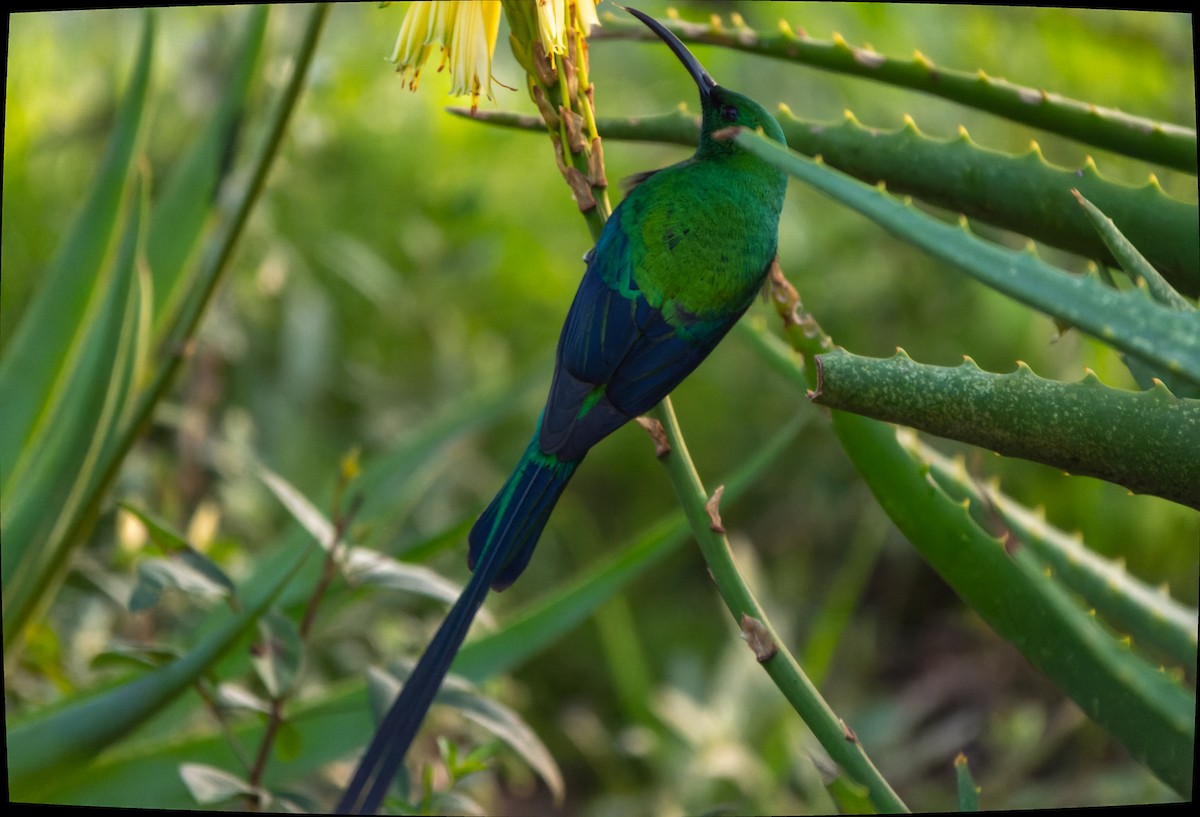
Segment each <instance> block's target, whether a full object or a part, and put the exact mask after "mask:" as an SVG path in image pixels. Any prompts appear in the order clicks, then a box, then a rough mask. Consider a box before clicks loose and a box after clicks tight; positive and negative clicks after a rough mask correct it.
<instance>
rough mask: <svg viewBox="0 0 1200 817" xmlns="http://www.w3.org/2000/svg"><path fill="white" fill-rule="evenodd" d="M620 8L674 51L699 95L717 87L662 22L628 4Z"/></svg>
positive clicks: (702, 96) (713, 80)
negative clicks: (690, 76) (644, 25)
mask: <svg viewBox="0 0 1200 817" xmlns="http://www.w3.org/2000/svg"><path fill="white" fill-rule="evenodd" d="M621 8H623V9H625V10H626V11H627V12H629V13H630V14H632V15H633V16H634V17H636V18H638V19H639V20H641V21H642V22H643V23H645V24H646V27H647V28H649V29H650V30H651V31H653V32H654V33H655V34H657V35H658V37H659V39H661V40H662V41H663V42H664V43H666V44H667V46H668V47H669V48H670V49H671V50H672V51H673V52H675V56H676V57H678V58H679V61H680V62H682V63H683V67H684V68H686V69H687V72H688V73H689V74H691V75H692V79H693V80H695V82H696V86H697V87H698V88H699V89H700V97H701V98H702V99H708V95H709V92H710V91H712V89H713V88H715V87H717V81H716V80H715V79H713V78H712V77H711V76H709V74H708V72H707V71H705V70H704V66H703V65H701V64H700V60H698V59H696V57H695V56H694V55H693V54H692V52H691V51H688V50H687V46H686V45H684V44H683V43H681V42H680V41H679V38H678V37H676V36H675V35H674V34H672V33H671V32H670V31H669V30H668V29H667V28H666V27H665V26H663V24H662V23H660V22H659V21H658V20H655V19H654V18H653V17H651V16H650V15H648V14H645V13H643V12H640V11H638V10H637V9H635V8H631V7H630V6H621Z"/></svg>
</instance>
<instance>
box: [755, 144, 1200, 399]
mask: <svg viewBox="0 0 1200 817" xmlns="http://www.w3.org/2000/svg"><path fill="white" fill-rule="evenodd" d="M734 138H735V139H736V140H737V142H738V144H739V145H741V146H742V147H744V148H745V149H746V150H748V151H750V152H751V153H753V154H755V155H756V156H758V157H759V158H761V159H763V160H764V161H767V162H770V163H771V164H773V165H774V166H776V167H778V168H779V169H780V170H783V171H784V172H786V173H789V174H791V175H792V176H795V177H796V178H798V179H800V180H801V181H804V182H805V183H807V184H810V185H812V186H813V187H815V188H816V189H818V190H820V191H821V192H822V193H825V194H826V195H828V196H830V197H831V198H833V199H835V200H836V201H839V202H841V203H842V204H845V205H846V206H848V207H852V208H853V209H855V210H858V211H859V212H860V213H862V214H863V215H866V216H867V217H869V218H871V219H872V220H874V221H875V222H877V223H878V224H880V225H881V226H882V227H884V228H885V229H887V230H888V231H889V232H891V233H892V234H894V235H896V236H897V237H898V238H900V239H902V240H904V241H907V242H909V243H911V244H913V245H915V246H917V247H920V248H921V249H923V250H925V251H926V252H928V253H929V254H930V255H933V256H934V257H935V258H939V259H941V260H943V261H946V262H948V263H950V264H953V265H954V266H955V267H957V268H958V269H960V270H962V271H963V272H966V273H967V274H968V275H970V276H971V277H973V278H975V279H976V280H978V281H980V282H981V283H984V284H986V285H987V286H990V287H992V288H993V289H996V290H997V291H999V292H1002V293H1004V294H1005V295H1008V296H1010V297H1012V298H1015V299H1017V300H1019V301H1021V302H1023V303H1025V304H1027V305H1029V306H1032V307H1034V308H1035V309H1038V310H1040V311H1042V312H1044V313H1046V314H1048V315H1052V316H1054V317H1056V318H1058V319H1060V320H1062V321H1064V322H1066V323H1069V324H1071V325H1073V326H1076V327H1078V328H1079V329H1081V330H1082V331H1084V332H1087V333H1088V334H1090V335H1092V336H1094V337H1096V338H1098V339H1100V340H1101V341H1103V342H1105V343H1107V344H1109V345H1110V346H1113V347H1115V348H1117V349H1120V350H1121V351H1124V352H1128V353H1129V354H1131V355H1134V356H1136V357H1138V358H1141V359H1144V360H1146V361H1148V362H1150V363H1152V364H1154V365H1157V366H1161V367H1163V368H1164V369H1166V370H1167V371H1169V372H1172V373H1174V374H1177V375H1179V376H1180V377H1182V378H1185V379H1187V380H1188V381H1190V382H1192V383H1196V384H1200V317H1198V316H1196V315H1193V314H1187V313H1183V312H1179V311H1176V310H1172V309H1168V308H1166V307H1164V306H1161V305H1160V304H1158V303H1156V302H1155V301H1153V300H1151V299H1150V298H1149V297H1147V296H1146V295H1145V294H1144V293H1142V292H1141V291H1139V290H1128V291H1125V292H1118V291H1116V290H1114V289H1112V288H1111V287H1107V286H1105V285H1104V284H1102V283H1100V282H1099V281H1098V280H1096V279H1095V278H1093V277H1090V276H1074V275H1070V274H1068V273H1066V272H1063V271H1062V270H1059V269H1055V268H1054V267H1052V266H1050V265H1049V264H1046V263H1044V262H1043V261H1041V259H1039V258H1038V257H1037V256H1036V255H1035V254H1034V253H1032V252H1017V251H1014V250H1009V249H1005V248H1003V247H1000V246H998V245H996V244H992V243H991V242H988V241H984V240H983V239H981V238H978V237H977V236H974V235H972V234H971V233H970V231H969V230H967V229H966V228H965V224H964V225H960V226H957V227H956V226H953V225H950V224H946V223H944V222H941V221H939V220H937V219H935V218H933V217H932V216H928V215H925V214H923V213H921V212H919V211H917V210H916V209H915V208H914V207H913V206H912V205H911V204H907V205H906V204H903V203H901V202H900V201H898V200H896V199H895V198H894V197H892V196H889V195H888V194H887V193H886V192H884V191H882V190H880V189H878V188H875V187H870V186H868V185H865V184H863V183H861V182H858V181H855V180H854V179H851V178H849V177H848V176H846V175H844V174H842V173H839V172H837V171H834V170H831V169H829V168H827V167H823V166H821V165H820V164H818V163H816V162H814V161H812V160H811V159H808V158H805V157H803V156H800V155H799V154H796V153H793V152H791V151H789V150H787V149H786V148H784V147H782V146H780V145H778V144H776V143H775V142H772V141H770V140H769V139H767V138H766V137H764V136H762V135H760V134H756V133H749V132H742V133H739V134H737V136H735V137H734Z"/></svg>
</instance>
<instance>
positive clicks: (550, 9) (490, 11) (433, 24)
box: [391, 0, 600, 110]
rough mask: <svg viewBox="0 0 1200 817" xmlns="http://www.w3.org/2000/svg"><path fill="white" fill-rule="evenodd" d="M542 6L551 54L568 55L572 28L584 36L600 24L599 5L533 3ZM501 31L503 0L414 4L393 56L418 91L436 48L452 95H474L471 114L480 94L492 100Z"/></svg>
mask: <svg viewBox="0 0 1200 817" xmlns="http://www.w3.org/2000/svg"><path fill="white" fill-rule="evenodd" d="M533 1H535V2H536V3H537V15H538V31H539V34H540V36H541V40H542V46H543V47H544V48H545V49H546V53H547V54H551V53H558V54H562V53H564V52H565V51H566V41H567V38H566V32H567V26H568V25H569V24H570V23H571V22H573V24H574V26H575V27H576V28H577V29H578V30H580V31H582V32H584V33H587V31H588V30H589V29H590V28H591V27H592V26H593V25H599V24H600V19H599V18H598V17H597V16H596V3H597V2H598V0H533ZM499 30H500V0H437V2H432V3H412V4H410V5H409V8H408V12H407V13H406V14H405V15H404V21H403V22H402V23H401V24H400V35H399V37H397V38H396V48H395V50H394V51H393V52H392V57H391V59H392V62H394V63H396V71H397V72H398V73H399V74H400V78H401V80H402V81H404V82H406V83H407V84H408V87H409V89H410V90H413V91H415V90H417V84H418V82H419V81H420V79H421V68H422V67H423V66H424V65H425V61H426V60H428V59H429V56H430V54H432V53H433V50H434V48H440V49H441V52H442V57H441V61H440V62H439V63H438V69H437V70H439V71H441V70H442V69H443V68H445V67H446V65H447V64H449V65H450V84H451V88H450V93H452V94H456V95H464V96H465V95H468V94H469V95H470V97H471V110H474V109H475V108H476V106H477V105H478V104H479V95H480V94H481V93H482V94H485V95H486V96H487V98H488V99H495V97H494V96H492V82H498V80H496V78H495V77H493V76H492V55H493V54H494V53H495V50H496V35H497V33H498V32H499Z"/></svg>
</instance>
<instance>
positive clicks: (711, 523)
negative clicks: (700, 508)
mask: <svg viewBox="0 0 1200 817" xmlns="http://www.w3.org/2000/svg"><path fill="white" fill-rule="evenodd" d="M724 495H725V486H724V485H718V486H717V490H715V491H713V495H712V496H710V497H709V498H708V502H705V503H704V510H706V511H708V529H709V530H711V531H713V532H714V533H724V532H725V526H724V525H723V524H721V497H722V496H724Z"/></svg>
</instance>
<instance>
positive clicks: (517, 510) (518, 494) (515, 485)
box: [336, 435, 578, 814]
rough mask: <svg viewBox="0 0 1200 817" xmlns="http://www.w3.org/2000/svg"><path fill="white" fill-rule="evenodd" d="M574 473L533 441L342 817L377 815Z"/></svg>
mask: <svg viewBox="0 0 1200 817" xmlns="http://www.w3.org/2000/svg"><path fill="white" fill-rule="evenodd" d="M577 465H578V463H577V462H569V463H560V462H558V461H557V459H554V458H550V457H547V456H546V455H545V454H542V453H541V451H540V449H539V448H538V447H537V437H536V435H535V437H534V442H533V443H532V444H531V445H530V447H529V450H528V451H526V453H525V456H524V457H522V459H521V463H520V464H519V465H518V466H517V468H516V470H515V471H514V472H513V475H512V476H511V477H510V478H509V481H508V483H507V484H506V485H505V486H504V488H503V489H502V490H501V491H500V493H499V494H498V495H497V496H496V499H495V500H493V502H492V504H491V505H490V506H489V507H488V509H487V510H486V511H485V512H484V513H483V515H482V516H481V517H480V520H479V522H477V523H476V525H475V528H473V529H472V531H471V569H472V570H473V571H474V574H473V575H472V576H471V580H470V581H469V582H468V583H467V586H466V587H465V588H464V589H463V592H462V595H461V596H459V597H458V601H456V602H455V603H454V606H453V607H452V608H451V609H450V612H449V614H447V616H446V620H445V621H443V622H442V626H441V627H439V628H438V631H437V634H436V635H435V636H434V637H433V641H431V642H430V643H429V646H428V647H427V648H426V650H425V653H424V654H423V655H422V656H421V660H420V661H418V662H417V666H416V668H415V669H414V670H413V672H412V675H410V676H409V678H408V680H407V681H405V683H404V687H403V688H402V689H401V690H400V694H399V695H398V696H397V697H396V700H395V702H394V703H393V704H392V707H391V709H389V710H388V713H387V715H386V716H385V717H384V719H383V722H382V723H381V724H380V725H379V728H378V730H376V732H375V737H374V738H373V739H372V740H371V745H370V746H368V747H367V751H366V752H365V753H364V754H363V757H362V760H361V761H359V765H358V769H357V770H355V772H354V777H353V778H352V779H351V781H350V785H348V786H347V787H346V791H345V793H344V794H343V795H342V799H341V800H340V801H339V802H338V804H337V809H336V810H337V811H338V812H339V813H343V814H374V813H375V811H376V810H377V809H378V808H379V805H380V804H381V803H382V802H383V798H384V796H385V795H386V794H387V791H388V787H389V786H390V785H391V782H392V779H393V778H394V777H395V776H396V772H397V771H398V770H399V768H400V766H401V764H403V763H404V756H405V755H406V754H407V753H408V747H409V746H410V745H411V744H412V742H413V738H415V737H416V734H417V729H419V728H420V726H421V722H422V721H423V720H424V719H425V713H426V712H427V711H428V710H429V707H430V705H432V703H433V699H434V696H435V695H437V691H438V689H439V688H440V687H441V685H442V681H443V679H445V677H446V673H447V672H449V670H450V665H451V663H453V661H454V656H455V655H457V654H458V650H459V647H461V646H462V643H463V640H464V639H465V638H466V636H467V631H468V630H469V629H470V627H471V622H472V621H473V620H474V618H475V614H476V613H477V612H478V611H479V608H480V607H481V606H482V605H483V600H484V598H485V597H486V596H487V593H488V590H489V588H491V587H492V586H495V587H496V588H497V589H503V588H504V587H507V586H508V585H509V584H511V583H512V580H513V579H515V578H516V577H517V574H519V573H520V572H521V570H522V569H523V568H524V566H525V564H526V563H527V562H528V561H529V556H530V554H531V553H532V552H533V547H534V545H535V544H536V543H537V540H538V537H539V536H540V535H541V532H542V528H544V527H545V525H546V520H547V519H548V518H549V516H550V512H551V510H553V508H554V504H555V502H556V501H557V500H558V497H559V496H560V495H561V494H562V491H563V488H564V487H565V486H566V484H567V481H568V480H569V479H570V478H571V474H573V473H574V471H575V467H576V466H577Z"/></svg>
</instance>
